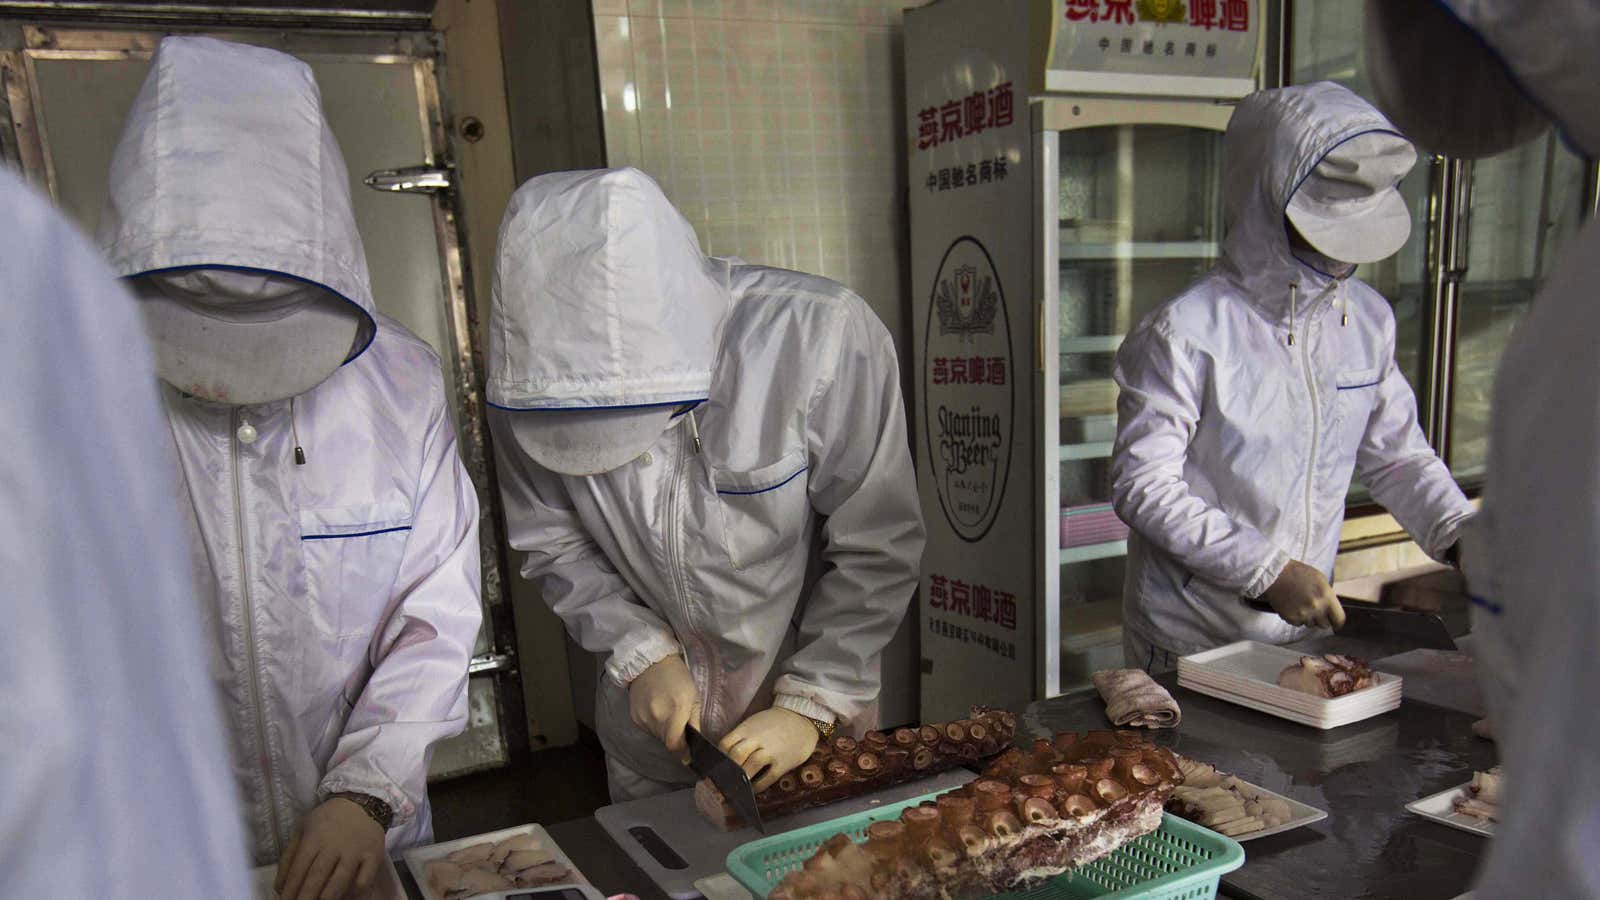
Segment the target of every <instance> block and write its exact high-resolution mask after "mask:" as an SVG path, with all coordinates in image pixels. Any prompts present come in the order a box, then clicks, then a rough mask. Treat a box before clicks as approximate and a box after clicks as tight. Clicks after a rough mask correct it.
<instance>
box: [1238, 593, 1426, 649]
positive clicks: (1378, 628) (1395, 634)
mask: <svg viewBox="0 0 1600 900" xmlns="http://www.w3.org/2000/svg"><path fill="white" fill-rule="evenodd" d="M1245 605H1247V606H1249V607H1250V608H1251V609H1254V610H1257V611H1258V612H1274V610H1273V608H1272V606H1271V604H1269V603H1267V602H1266V601H1265V600H1259V599H1258V600H1246V601H1245ZM1339 606H1340V607H1342V608H1343V609H1344V624H1343V625H1341V626H1339V628H1338V630H1337V632H1336V633H1337V634H1338V635H1340V636H1341V637H1377V638H1388V639H1390V640H1393V639H1394V638H1404V639H1405V640H1407V641H1413V642H1415V643H1416V645H1417V646H1418V647H1420V648H1423V649H1428V650H1454V649H1456V643H1455V641H1454V640H1453V639H1452V638H1451V637H1450V630H1449V629H1448V628H1447V627H1445V624H1444V621H1443V620H1441V619H1440V618H1439V617H1438V616H1436V615H1432V614H1429V613H1423V612H1414V611H1412V610H1408V609H1395V608H1394V607H1392V606H1380V605H1378V604H1376V603H1371V602H1367V601H1364V600H1350V599H1348V598H1345V597H1340V598H1339Z"/></svg>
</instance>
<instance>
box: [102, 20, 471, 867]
mask: <svg viewBox="0 0 1600 900" xmlns="http://www.w3.org/2000/svg"><path fill="white" fill-rule="evenodd" d="M262 116H270V117H271V119H272V124H271V126H270V127H262V121H263V120H262V118H261V117H262ZM100 238H101V245H102V246H103V247H104V249H105V250H106V252H107V254H108V255H109V256H110V258H111V260H112V263H113V266H114V267H115V269H116V270H117V272H118V273H119V274H122V275H124V276H128V277H133V276H138V275H141V274H144V273H149V272H152V271H159V270H166V269H173V268H181V267H202V266H222V267H236V268H247V269H252V270H259V271H264V272H270V273H278V274H282V275H286V276H289V277H292V278H295V279H299V280H302V281H306V282H309V283H315V284H319V285H322V286H324V287H326V288H328V289H329V290H332V291H334V292H336V293H337V294H339V295H340V296H342V297H343V298H344V299H346V300H348V301H350V302H351V303H354V304H356V305H357V306H359V307H360V308H361V309H362V310H363V311H364V312H365V313H366V314H367V315H368V316H372V317H373V318H374V320H375V334H374V336H373V337H372V338H371V342H370V344H367V345H366V346H365V347H363V346H362V345H361V344H360V343H359V342H358V343H357V346H356V347H355V348H353V349H354V354H353V355H352V357H351V358H350V359H349V360H348V361H346V362H345V364H344V365H343V366H342V367H340V368H339V369H338V370H337V371H336V372H335V373H334V374H333V375H332V376H331V377H329V378H328V379H327V380H326V381H323V382H322V383H321V384H319V385H318V386H316V387H315V388H313V389H311V390H310V391H307V392H306V393H304V394H301V395H299V396H297V397H295V398H294V399H293V400H291V401H287V402H281V401H280V402H275V403H267V404H261V405H258V406H249V407H235V406H226V405H221V404H216V403H210V402H205V401H201V400H197V399H195V398H192V397H189V396H187V395H185V394H182V393H180V392H178V391H177V390H175V389H173V388H171V387H170V386H163V395H164V398H165V402H166V409H167V418H168V424H169V425H170V431H171V438H172V442H173V447H174V448H175V450H176V460H177V462H176V465H178V466H180V467H181V481H182V483H183V484H184V485H185V486H186V487H187V495H188V500H189V503H188V504H187V506H188V507H190V508H191V509H192V512H193V516H192V519H191V520H190V524H191V526H192V527H191V531H192V538H193V542H194V543H193V548H194V549H193V552H192V559H193V563H194V567H195V570H196V573H197V577H198V578H199V580H200V583H201V586H202V599H203V600H204V603H203V607H204V613H205V616H206V621H205V623H204V624H205V632H206V634H207V635H208V637H209V638H210V639H211V641H212V646H213V650H214V659H213V665H214V666H215V668H216V676H217V679H218V682H219V684H220V686H221V689H222V692H223V695H224V698H225V703H226V707H227V714H228V720H229V726H230V728H229V731H230V734H231V736H232V743H233V750H234V771H235V774H236V776H237V779H238V782H239V785H240V789H241V791H242V794H243V797H244V798H245V801H246V814H247V820H248V826H249V829H250V833H251V835H252V838H253V846H254V853H255V858H256V861H257V863H258V864H266V863H270V862H273V861H275V860H276V859H277V858H278V856H279V855H280V854H281V853H282V852H283V850H284V848H285V847H286V845H287V842H288V840H289V838H290V836H291V834H292V833H293V831H294V828H295V826H296V825H297V823H298V821H299V819H300V817H301V816H302V815H304V814H305V813H306V812H307V811H308V810H310V809H311V808H312V807H313V806H315V805H316V804H317V803H319V802H320V801H322V800H323V799H326V797H327V796H328V795H329V794H332V793H336V792H343V791H352V792H358V793H364V794H369V795H372V796H375V797H378V798H380V799H382V800H384V801H385V802H387V803H388V804H389V806H390V807H391V808H392V809H393V810H394V813H395V818H394V824H393V827H392V828H391V829H390V831H389V834H388V844H389V847H390V849H391V850H394V849H399V848H402V847H406V846H410V845H414V844H418V843H424V842H426V841H427V840H428V839H429V838H430V837H431V833H432V832H431V826H430V821H429V815H428V807H427V793H426V780H427V770H428V759H429V753H430V746H431V745H432V744H433V743H434V742H435V741H438V740H440V739H442V738H445V737H449V736H451V735H454V734H456V733H458V732H460V731H461V730H462V728H463V727H464V726H465V723H466V680H467V662H468V659H469V657H470V654H471V650H472V645H473V641H474V638H475V637H476V635H477V631H478V626H479V622H480V619H481V608H480V606H479V594H480V578H479V562H478V553H479V549H478V529H477V521H478V517H477V511H478V506H477V498H476V496H475V494H474V493H473V489H472V485H471V483H470V482H469V481H468V478H467V474H466V471H465V469H464V468H463V467H462V465H461V462H460V459H459V457H458V455H457V452H456V441H455V430H454V428H453V427H452V425H451V421H450V415H449V410H448V405H447V398H446V397H445V393H444V384H443V379H442V377H441V373H440V369H439V359H438V357H437V356H436V355H435V354H434V353H433V351H432V350H431V349H430V348H429V347H428V346H427V345H426V344H425V343H423V342H422V341H421V340H419V339H418V338H416V337H415V336H413V335H412V334H411V333H409V332H408V331H406V330H405V329H404V328H403V327H402V326H400V325H399V324H398V323H396V322H393V321H391V320H389V319H388V318H386V317H383V316H378V315H374V313H373V301H372V296H371V289H370V287H369V284H368V280H367V269H366V260H365V256H364V253H363V250H362V246H361V239H360V236H359V234H358V233H357V232H356V227H355V219H354V217H353V215H352V213H351V208H350V196H349V177H348V175H347V174H346V171H345V167H344V162H343V159H342V158H341V157H340V155H339V152H338V147H337V144H336V143H335V142H334V140H333V137H332V135H331V133H330V132H329V131H328V129H327V125H326V122H325V121H324V119H323V117H322V114H321V107H320V98H319V94H318V91H317V87H316V83H315V81H314V80H313V78H312V75H311V72H310V70H309V68H307V67H306V66H305V65H304V64H303V63H300V62H299V61H297V60H295V59H293V58H291V57H288V56H285V55H283V54H281V53H276V52H274V51H270V50H263V49H259V48H254V47H245V46H241V45H237V44H229V43H225V42H222V41H215V40H210V39H204V38H167V39H166V40H164V41H163V42H162V44H161V47H160V49H159V50H158V52H157V54H156V57H155V60H154V62H153V64H152V68H151V74H150V76H149V77H148V79H147V80H146V82H145V84H144V87H143V89H142V90H141V91H140V93H139V95H138V98H137V99H136V100H135V102H134V106H133V109H132V111H131V112H130V114H129V118H128V123H127V125H126V127H125V129H124V132H123V135H122V139H121V141H120V142H119V143H118V145H117V149H116V153H115V155H114V157H113V160H112V170H111V180H110V199H109V207H108V210H107V214H106V216H105V218H104V221H103V222H102V230H101V236H100ZM244 421H248V422H249V423H250V424H251V425H253V426H254V427H255V429H256V431H257V432H258V434H259V437H258V438H257V440H255V441H254V442H253V443H249V444H245V443H242V442H241V441H240V440H239V438H238V436H237V431H238V429H239V426H240V425H241V423H242V422H244ZM297 447H298V448H303V450H304V454H305V463H304V464H303V465H299V464H296V461H295V450H296V448H297Z"/></svg>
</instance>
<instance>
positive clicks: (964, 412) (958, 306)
mask: <svg viewBox="0 0 1600 900" xmlns="http://www.w3.org/2000/svg"><path fill="white" fill-rule="evenodd" d="M930 300H931V302H930V303H929V304H928V318H927V321H926V322H925V324H924V329H925V331H924V334H923V341H924V353H923V370H922V373H921V377H922V386H923V394H922V396H923V399H924V404H925V408H924V409H923V415H924V419H923V421H925V422H927V423H928V424H927V427H926V434H927V442H928V451H927V452H928V461H929V464H930V465H931V467H932V469H933V476H934V483H935V485H936V487H937V490H938V493H939V502H940V505H941V506H942V508H943V510H944V515H945V519H946V521H947V522H949V524H950V528H951V529H952V530H953V531H955V533H956V534H957V535H959V536H960V537H961V539H962V540H965V541H977V540H980V539H982V538H983V536H984V535H985V534H987V533H988V532H989V528H990V527H991V526H993V524H994V521H995V519H996V518H997V517H998V516H999V514H1000V507H1001V505H1002V503H1003V501H1004V499H1005V489H1006V480H1007V479H1008V477H1009V476H1010V473H1011V458H1012V444H1013V437H1014V431H1015V423H1016V385H1015V383H1014V381H1013V379H1011V378H1010V377H1008V376H1009V372H1010V371H1011V369H1012V368H1013V367H1012V355H1011V321H1010V319H1009V318H1008V316H1007V313H1006V304H1005V293H1004V289H1003V288H1002V286H1001V284H1000V276H999V273H997V272H996V271H995V267H994V260H993V259H992V258H991V257H990V255H989V251H988V250H987V249H986V248H985V247H984V246H983V244H981V243H979V241H978V239H977V238H974V237H971V236H970V235H967V236H962V237H959V238H957V239H956V240H955V241H954V242H953V243H952V244H951V245H950V247H949V249H948V250H946V251H945V254H944V258H943V259H942V260H941V261H940V264H939V271H938V274H937V275H936V276H935V277H934V281H933V296H932V297H931V298H930Z"/></svg>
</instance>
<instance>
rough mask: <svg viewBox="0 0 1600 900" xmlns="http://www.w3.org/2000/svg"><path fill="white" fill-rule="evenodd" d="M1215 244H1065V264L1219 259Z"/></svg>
mask: <svg viewBox="0 0 1600 900" xmlns="http://www.w3.org/2000/svg"><path fill="white" fill-rule="evenodd" d="M1217 253H1218V250H1217V243H1216V242H1215V241H1108V242H1098V241H1097V242H1091V243H1077V242H1069V241H1068V240H1067V239H1066V237H1065V236H1063V238H1062V240H1061V261H1062V262H1063V263H1065V262H1067V261H1068V260H1075V259H1076V260H1106V259H1215V258H1216V256H1217Z"/></svg>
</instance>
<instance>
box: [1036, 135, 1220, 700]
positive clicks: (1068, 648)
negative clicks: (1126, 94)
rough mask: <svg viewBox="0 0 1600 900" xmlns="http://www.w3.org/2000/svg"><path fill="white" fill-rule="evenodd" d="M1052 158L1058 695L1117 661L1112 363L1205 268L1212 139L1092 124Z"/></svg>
mask: <svg viewBox="0 0 1600 900" xmlns="http://www.w3.org/2000/svg"><path fill="white" fill-rule="evenodd" d="M1057 148H1058V159H1059V178H1058V181H1057V185H1056V197H1055V201H1056V208H1057V213H1058V216H1057V218H1058V223H1057V227H1058V237H1059V258H1058V260H1057V266H1058V270H1057V276H1058V279H1059V281H1058V286H1059V301H1058V302H1059V308H1058V315H1059V319H1058V353H1059V360H1058V361H1059V366H1060V432H1059V442H1060V445H1059V454H1060V463H1059V465H1060V488H1059V497H1058V498H1057V500H1058V503H1059V506H1060V511H1061V512H1060V515H1061V521H1060V532H1061V533H1060V548H1061V549H1060V572H1059V574H1060V603H1061V618H1060V623H1061V689H1062V690H1064V691H1065V690H1072V689H1073V688H1075V687H1078V686H1081V685H1083V684H1085V683H1087V680H1088V675H1089V673H1091V672H1093V671H1095V670H1096V669H1099V668H1106V667H1120V666H1121V664H1122V663H1121V660H1122V627H1121V622H1122V614H1121V597H1122V573H1123V565H1124V562H1123V557H1124V555H1125V554H1126V552H1127V527H1126V526H1125V525H1123V524H1122V522H1121V521H1120V520H1118V518H1117V515H1116V513H1115V512H1114V511H1113V510H1112V508H1111V459H1110V457H1111V445H1112V441H1113V439H1114V438H1115V436H1116V427H1117V415H1116V402H1117V390H1116V385H1115V383H1114V382H1113V381H1112V366H1113V364H1114V361H1115V354H1116V350H1117V348H1118V347H1119V346H1120V345H1121V343H1122V339H1123V336H1124V335H1126V334H1127V333H1128V331H1129V330H1130V329H1131V328H1133V327H1134V326H1135V325H1137V324H1138V322H1139V320H1140V319H1142V318H1143V317H1144V316H1145V315H1146V314H1147V313H1149V312H1150V311H1151V310H1153V309H1155V308H1156V307H1157V306H1159V305H1160V304H1161V303H1163V302H1165V301H1167V300H1168V299H1171V298H1172V297H1173V296H1175V295H1177V294H1178V293H1179V292H1180V291H1182V290H1183V289H1184V288H1185V287H1186V286H1187V285H1188V284H1189V283H1190V282H1192V281H1194V280H1195V278H1197V277H1198V276H1199V275H1200V274H1202V273H1203V272H1205V271H1206V270H1207V269H1209V268H1210V267H1211V265H1212V264H1213V263H1214V262H1215V261H1216V258H1217V253H1218V242H1219V241H1220V239H1221V234H1222V204H1221V197H1220V193H1221V189H1220V180H1221V157H1222V134H1221V132H1220V131H1216V130H1212V129H1209V128H1205V127H1196V126H1181V125H1170V124H1121V125H1105V126H1099V127H1090V128H1079V129H1072V130H1067V131H1062V132H1060V133H1059V134H1058V136H1057ZM1047 190H1048V188H1047ZM1047 199H1048V198H1047Z"/></svg>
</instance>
